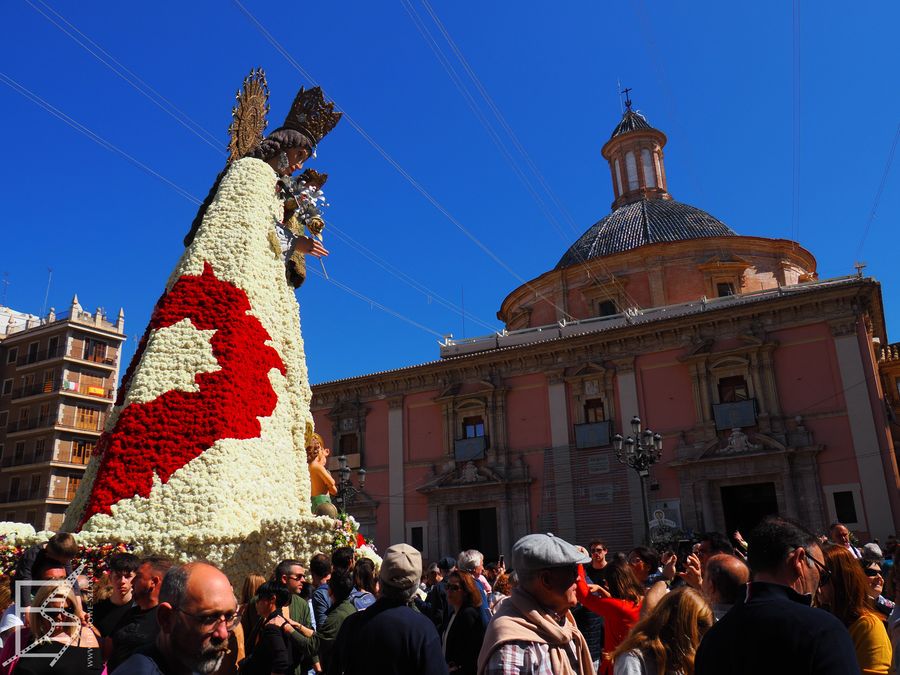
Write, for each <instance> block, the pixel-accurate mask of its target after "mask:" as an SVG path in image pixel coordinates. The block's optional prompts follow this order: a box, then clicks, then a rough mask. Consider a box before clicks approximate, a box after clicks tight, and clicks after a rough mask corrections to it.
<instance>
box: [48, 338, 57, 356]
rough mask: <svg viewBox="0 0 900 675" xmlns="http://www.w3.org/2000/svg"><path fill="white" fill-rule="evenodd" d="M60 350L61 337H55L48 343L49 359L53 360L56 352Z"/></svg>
mask: <svg viewBox="0 0 900 675" xmlns="http://www.w3.org/2000/svg"><path fill="white" fill-rule="evenodd" d="M57 349H59V336H57V335H54V336H53V337H51V338H50V339H49V340H48V341H47V358H51V359H52V358H53V357H54V356H56V351H57Z"/></svg>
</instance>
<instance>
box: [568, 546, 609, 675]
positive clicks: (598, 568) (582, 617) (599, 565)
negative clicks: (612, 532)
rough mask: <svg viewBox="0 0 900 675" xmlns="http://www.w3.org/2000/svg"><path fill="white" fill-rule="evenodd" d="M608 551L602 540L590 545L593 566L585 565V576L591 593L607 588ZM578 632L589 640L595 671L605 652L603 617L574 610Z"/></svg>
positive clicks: (586, 611)
mask: <svg viewBox="0 0 900 675" xmlns="http://www.w3.org/2000/svg"><path fill="white" fill-rule="evenodd" d="M607 551H608V549H607V548H606V544H605V543H604V542H603V541H601V540H600V539H595V540H594V541H592V542H591V543H590V544H588V553H589V554H590V556H591V564H590V565H585V568H584V574H585V576H586V577H587V580H588V590H589V591H590V592H591V593H599V592H600V588H601V587H603V588H606V567H607V565H608V564H609V563H608V562H607V561H606V553H607ZM572 615H573V616H574V617H575V623H577V624H578V630H580V631H581V634H582V635H584V639H585V640H587V645H588V649H589V650H590V652H591V659H593V662H594V670H596V669H597V668H599V667H600V657H601V655H602V652H603V617H602V616H598V615H597V614H594V613H593V612H592V611H591V610H589V609H588V608H587V607H583V606H579V607H576V608H575V609H574V610H572Z"/></svg>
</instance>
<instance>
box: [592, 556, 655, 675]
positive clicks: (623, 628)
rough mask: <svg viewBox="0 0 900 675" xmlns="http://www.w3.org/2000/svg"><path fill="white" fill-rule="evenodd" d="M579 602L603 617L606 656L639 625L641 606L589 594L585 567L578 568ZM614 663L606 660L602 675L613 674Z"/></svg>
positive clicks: (601, 663)
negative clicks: (633, 627) (632, 628)
mask: <svg viewBox="0 0 900 675" xmlns="http://www.w3.org/2000/svg"><path fill="white" fill-rule="evenodd" d="M576 592H577V594H578V602H580V603H581V604H582V605H584V606H585V607H587V608H588V609H589V610H591V611H592V612H593V613H594V614H597V615H599V616H602V617H603V652H604V655H608V654H612V653H613V652H614V651H615V650H616V647H618V646H619V645H620V644H621V643H622V641H623V640H624V639H625V638H626V637H627V636H628V633H629V631H631V627H632V626H634V624H636V623H637V621H638V619H639V618H640V615H641V604H640V603H637V604H635V603H633V602H631V600H619V599H617V598H601V597H597V596H596V595H591V594H590V593H589V592H588V585H587V580H586V579H585V577H584V567H583V566H582V565H579V566H578V588H577V590H576ZM612 671H613V668H612V661H610V660H609V659H608V658H604V659H603V660H602V661H601V662H600V671H599V672H600V675H606V674H607V673H612Z"/></svg>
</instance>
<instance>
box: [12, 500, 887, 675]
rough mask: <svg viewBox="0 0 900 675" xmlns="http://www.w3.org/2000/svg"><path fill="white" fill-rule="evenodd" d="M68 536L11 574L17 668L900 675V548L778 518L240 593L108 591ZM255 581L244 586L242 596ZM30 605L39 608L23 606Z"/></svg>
mask: <svg viewBox="0 0 900 675" xmlns="http://www.w3.org/2000/svg"><path fill="white" fill-rule="evenodd" d="M77 551H78V548H77V546H76V544H75V540H74V538H73V537H72V536H71V535H68V534H58V535H56V536H54V537H53V538H52V539H51V540H50V541H49V542H47V544H44V545H40V546H35V547H33V548H32V549H29V550H28V551H27V552H26V555H25V556H23V558H22V559H21V560H20V562H19V566H18V569H17V572H16V578H17V579H18V580H19V581H26V582H28V581H33V582H39V583H34V584H28V583H26V584H20V585H19V586H18V589H19V590H18V595H19V597H18V598H17V599H16V598H14V593H11V592H10V590H11V589H10V586H9V585H5V586H3V585H0V604H5V605H7V606H8V607H7V609H6V611H5V612H4V613H3V615H2V617H0V638H2V640H3V646H2V651H0V675H8V674H14V675H48V674H50V675H52V674H55V673H67V674H68V673H72V674H73V675H88V674H93V673H104V672H105V673H111V674H113V675H115V674H121V675H192V674H194V673H200V674H203V675H211V674H222V675H231V674H233V673H238V674H240V675H272V674H276V675H288V674H290V675H314V674H315V673H325V674H326V675H341V674H346V675H351V674H353V675H355V674H359V673H378V674H381V673H385V674H394V673H396V674H401V673H403V674H407V673H408V674H410V675H412V674H420V673H422V674H425V675H430V674H432V673H434V674H443V673H454V674H455V675H470V674H471V675H511V674H534V675H550V674H553V675H563V674H565V675H568V674H578V675H587V674H589V673H604V674H610V675H667V674H678V675H691V674H692V673H697V674H698V675H706V674H710V673H754V674H756V673H760V672H766V673H770V672H773V673H781V672H784V673H791V675H797V673H825V674H830V673H834V674H837V673H841V674H844V673H860V672H861V673H884V674H887V673H896V664H895V663H894V658H893V653H894V648H895V647H896V643H897V641H898V639H900V609H896V608H895V605H894V598H895V595H896V594H897V593H898V592H900V583H898V582H896V581H895V574H894V567H893V564H894V561H895V557H900V550H898V547H897V543H896V540H894V539H893V538H890V539H889V540H888V541H887V542H885V544H884V549H882V548H881V547H879V545H878V544H877V543H875V542H873V543H870V544H867V545H866V546H864V547H862V548H857V547H856V546H855V545H854V544H853V543H852V541H851V535H850V532H849V531H848V530H847V528H846V527H845V526H844V525H842V524H840V523H835V524H834V525H833V526H832V527H831V528H830V531H829V533H828V536H827V537H825V536H823V537H820V536H816V535H814V534H813V533H811V532H809V531H808V530H806V529H805V528H803V527H802V526H801V525H799V524H797V523H795V522H793V521H790V520H787V519H783V518H779V517H775V516H773V517H769V518H766V519H765V520H763V521H762V523H760V524H759V525H758V526H757V527H756V528H755V529H754V530H753V532H752V533H751V534H750V535H749V537H748V539H747V540H746V541H745V540H744V539H743V538H742V537H741V536H740V534H739V533H735V535H734V538H733V539H731V540H729V538H727V537H725V536H723V535H721V534H718V533H707V534H704V535H701V536H700V537H699V540H698V541H696V542H693V545H692V546H689V547H687V548H685V547H679V550H674V551H673V550H666V551H663V552H661V553H660V552H658V551H656V550H654V549H652V548H648V547H643V546H640V547H635V548H634V549H632V550H631V551H628V552H621V553H615V554H611V553H610V551H609V550H608V549H607V547H606V545H605V544H604V542H603V541H602V540H595V541H592V542H590V543H589V545H588V546H587V547H586V548H585V547H581V546H577V545H573V544H570V543H569V542H566V541H564V540H563V539H561V538H559V537H554V536H553V535H551V534H531V535H527V536H525V537H523V538H522V539H520V540H519V541H518V542H516V544H515V545H514V546H513V550H512V559H511V566H510V568H509V569H507V567H506V565H505V564H504V561H503V558H501V559H500V560H499V561H497V562H492V563H488V564H485V561H484V556H483V555H482V554H481V553H480V552H479V551H475V550H467V551H462V552H461V553H459V555H458V556H457V557H456V558H452V557H445V558H443V559H441V560H440V561H438V562H437V563H434V564H431V565H429V566H428V567H427V568H425V569H423V564H422V558H421V555H420V553H419V552H418V551H417V550H416V549H414V548H413V547H411V546H408V545H406V544H397V545H394V546H391V547H390V548H388V549H387V550H386V551H385V555H384V558H383V560H382V562H381V565H380V567H376V565H375V563H373V562H372V561H371V560H370V559H368V558H359V559H356V558H355V555H354V549H352V548H349V547H347V548H338V549H336V550H335V551H333V552H332V553H331V555H326V554H324V553H320V554H317V555H315V556H313V557H312V559H311V560H309V561H299V560H284V561H282V562H281V563H279V564H278V565H277V566H276V567H275V569H274V570H271V571H269V572H268V573H267V574H261V573H260V574H251V575H249V576H248V577H247V578H246V579H245V580H244V582H243V584H242V586H241V588H240V589H235V588H234V587H233V586H232V584H231V582H230V581H229V579H228V577H227V576H225V574H224V573H223V572H222V571H221V570H219V569H218V568H216V567H215V566H214V565H212V564H210V563H208V562H203V561H196V562H190V563H187V564H176V563H174V562H173V561H171V560H167V559H165V558H160V557H146V558H138V557H137V556H135V555H132V554H131V553H117V554H114V555H113V556H111V557H110V559H109V560H108V570H107V572H106V573H105V574H104V577H103V580H102V583H101V584H100V586H99V588H92V587H91V586H90V585H89V584H88V583H87V580H86V579H81V578H76V577H75V576H74V574H75V573H74V572H73V570H72V567H71V561H72V559H73V558H74V557H75V555H76V554H77ZM238 590H239V593H237V592H236V591H238ZM24 608H30V609H28V610H27V611H23V609H24Z"/></svg>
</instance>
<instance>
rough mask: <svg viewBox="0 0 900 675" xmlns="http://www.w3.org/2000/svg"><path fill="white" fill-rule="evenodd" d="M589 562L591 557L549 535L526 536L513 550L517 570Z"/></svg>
mask: <svg viewBox="0 0 900 675" xmlns="http://www.w3.org/2000/svg"><path fill="white" fill-rule="evenodd" d="M589 562H591V557H590V556H589V555H587V554H586V553H582V552H581V551H580V550H578V548H576V547H575V546H572V544H570V543H569V542H567V541H566V540H565V539H560V538H559V537H554V536H553V535H552V534H549V533H548V534H526V535H525V536H524V537H522V538H521V539H519V541H517V542H516V543H515V544H514V545H513V549H512V566H513V569H516V570H543V569H547V568H548V567H567V566H568V565H577V564H578V563H582V564H585V563H589Z"/></svg>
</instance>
